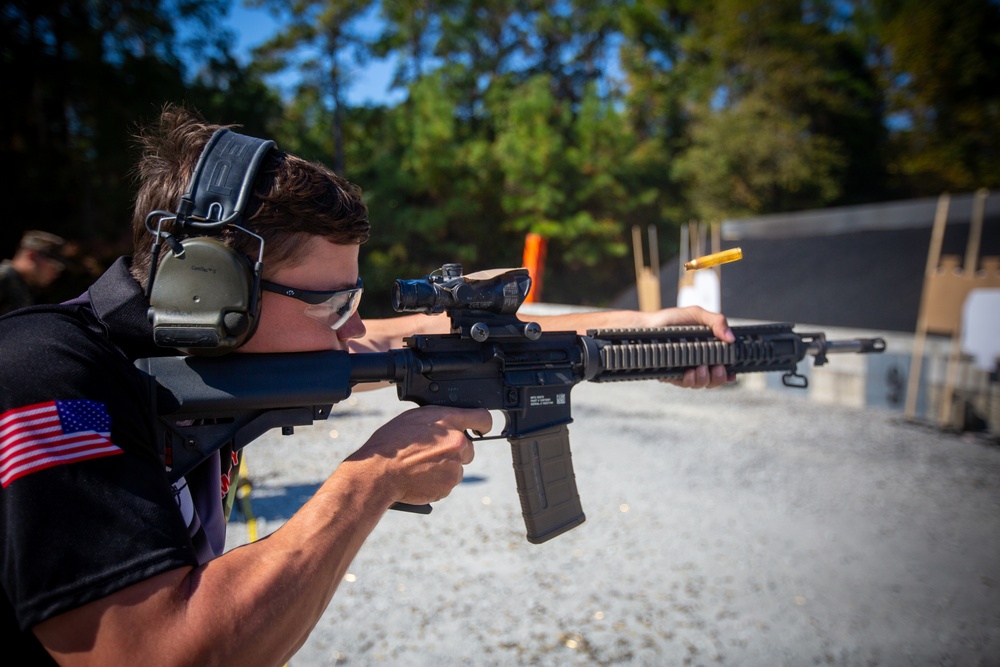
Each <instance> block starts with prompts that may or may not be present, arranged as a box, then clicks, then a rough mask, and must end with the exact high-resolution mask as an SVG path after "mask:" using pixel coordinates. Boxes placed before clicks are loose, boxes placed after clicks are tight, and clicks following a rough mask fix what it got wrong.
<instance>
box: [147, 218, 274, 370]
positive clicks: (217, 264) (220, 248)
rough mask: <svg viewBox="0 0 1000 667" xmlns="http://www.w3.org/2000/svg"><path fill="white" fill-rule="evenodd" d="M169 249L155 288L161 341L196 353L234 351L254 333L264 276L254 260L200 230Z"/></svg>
mask: <svg viewBox="0 0 1000 667" xmlns="http://www.w3.org/2000/svg"><path fill="white" fill-rule="evenodd" d="M181 246H182V247H183V250H184V252H182V253H174V252H168V253H167V254H166V255H165V256H164V257H163V260H162V261H161V262H160V266H159V268H158V269H157V272H156V279H155V281H154V284H153V287H152V292H151V294H150V299H149V302H150V319H151V321H152V323H153V339H154V340H155V341H156V343H157V345H162V346H165V347H175V348H180V349H182V350H185V351H187V352H190V353H192V354H202V355H219V354H225V353H226V352H230V351H232V350H234V349H236V348H237V347H239V346H240V345H242V344H243V343H245V342H246V341H247V340H248V339H249V338H250V336H252V335H253V333H254V331H256V328H257V315H258V314H259V311H260V295H259V293H258V290H259V279H258V277H257V276H256V275H255V274H254V271H253V270H252V268H251V266H250V262H249V261H248V260H247V258H246V257H244V256H243V255H242V254H240V253H238V252H236V251H235V250H233V249H232V248H230V247H229V246H227V245H225V244H224V243H222V242H221V241H219V240H217V239H213V238H209V237H204V236H199V237H194V238H189V239H185V240H183V241H181Z"/></svg>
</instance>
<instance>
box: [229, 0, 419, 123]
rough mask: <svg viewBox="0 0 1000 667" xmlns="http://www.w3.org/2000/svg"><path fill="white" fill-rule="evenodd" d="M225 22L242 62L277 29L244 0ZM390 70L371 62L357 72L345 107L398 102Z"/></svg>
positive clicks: (384, 63) (236, 2) (237, 2)
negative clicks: (391, 88)
mask: <svg viewBox="0 0 1000 667" xmlns="http://www.w3.org/2000/svg"><path fill="white" fill-rule="evenodd" d="M370 21H371V25H372V26H373V29H374V25H375V19H374V18H372V19H370ZM227 22H228V24H229V26H230V27H231V28H232V29H233V30H234V31H235V32H236V36H237V48H236V53H237V56H238V57H240V58H243V59H244V61H245V59H247V58H248V54H249V52H250V49H252V48H253V47H255V46H257V45H258V44H261V43H262V42H264V41H265V40H266V39H268V38H269V37H270V36H271V35H273V34H274V32H275V31H276V30H277V28H278V26H277V24H276V22H275V20H274V19H273V18H272V17H271V15H270V14H269V13H268V12H267V10H264V9H248V8H247V7H244V6H243V0H233V6H232V9H231V10H230V14H229V16H228V18H227ZM392 67H393V65H392V63H391V62H388V61H374V62H372V63H371V64H369V65H367V66H365V67H364V68H362V69H359V70H358V72H357V73H356V74H355V77H354V81H353V82H352V83H351V85H350V87H349V88H348V90H347V95H346V96H347V100H346V101H347V103H348V104H349V105H351V106H361V105H365V104H384V103H387V102H389V101H398V99H399V97H400V93H399V92H398V91H397V92H394V93H390V92H389V81H390V80H391V78H392Z"/></svg>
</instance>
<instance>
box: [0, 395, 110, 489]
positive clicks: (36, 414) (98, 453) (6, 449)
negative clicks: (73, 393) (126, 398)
mask: <svg viewBox="0 0 1000 667" xmlns="http://www.w3.org/2000/svg"><path fill="white" fill-rule="evenodd" d="M110 435H111V417H110V416H108V410H107V408H106V407H105V405H104V403H98V402H97V401H89V400H85V399H77V400H71V401H48V402H46V403H37V404H35V405H29V406H27V407H24V408H15V409H14V410H8V411H7V412H5V413H4V414H3V415H0V485H2V486H3V487H4V488H6V487H7V485H8V484H10V483H11V482H13V481H14V480H15V479H17V478H19V477H24V476H25V475H30V474H31V473H33V472H38V471H39V470H44V469H46V468H51V467H53V466H58V465H63V464H66V463H76V462H78V461H87V460H89V459H96V458H101V457H103V456H113V455H115V454H121V453H123V452H122V450H121V448H120V447H118V446H117V445H115V444H114V443H112V442H111V440H110V439H109V436H110Z"/></svg>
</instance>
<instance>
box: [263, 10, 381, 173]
mask: <svg viewBox="0 0 1000 667" xmlns="http://www.w3.org/2000/svg"><path fill="white" fill-rule="evenodd" d="M249 4H250V5H251V6H254V7H266V8H268V9H269V10H270V11H271V12H272V14H273V15H274V16H275V17H276V18H277V19H278V20H280V21H281V22H282V29H281V30H280V31H279V32H278V34H276V35H275V36H274V37H272V38H271V39H269V40H268V41H266V42H265V43H264V44H261V45H260V46H258V47H257V48H256V49H255V50H254V58H255V64H256V65H257V67H259V68H260V69H261V70H262V71H263V72H265V73H267V74H276V73H282V72H288V71H293V72H294V73H295V74H296V75H297V77H298V78H299V83H298V85H297V87H298V89H299V94H302V95H305V96H306V97H307V98H309V99H311V98H318V99H320V100H322V103H323V105H324V107H325V108H327V109H329V110H331V112H332V115H333V125H332V127H331V131H332V136H333V152H332V153H331V155H330V157H329V160H328V162H330V165H331V167H332V168H333V170H334V171H336V172H337V173H338V174H341V175H343V174H344V173H345V163H344V153H345V151H344V118H345V113H346V111H345V104H344V89H345V87H346V86H347V85H348V84H349V83H350V82H351V80H352V74H353V71H354V69H353V65H354V64H356V63H357V62H363V61H364V59H365V58H367V55H368V51H367V42H366V40H365V39H364V38H363V37H361V36H360V34H359V33H358V31H357V22H358V19H359V18H361V17H362V16H363V15H364V14H365V12H367V11H368V10H369V9H371V7H372V0H302V1H300V2H292V3H290V2H287V1H286V0H250V3H249ZM352 59H353V60H354V62H353V63H352Z"/></svg>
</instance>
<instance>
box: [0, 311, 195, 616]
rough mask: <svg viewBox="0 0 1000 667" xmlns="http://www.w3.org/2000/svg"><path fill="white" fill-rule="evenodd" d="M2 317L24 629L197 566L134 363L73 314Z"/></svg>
mask: <svg viewBox="0 0 1000 667" xmlns="http://www.w3.org/2000/svg"><path fill="white" fill-rule="evenodd" d="M14 319H16V320H17V323H16V326H12V325H11V323H10V321H9V320H7V319H6V318H5V319H4V320H0V521H2V522H3V531H4V549H3V552H2V554H0V583H2V585H3V587H4V590H5V592H6V594H7V596H8V599H9V600H10V603H11V605H12V607H13V609H14V612H15V616H16V618H17V622H18V625H19V627H20V629H21V630H27V629H28V628H30V627H32V626H33V625H35V624H37V623H38V622H40V621H42V620H44V619H46V618H49V617H51V616H53V615H56V614H58V613H61V612H63V611H67V610H69V609H72V608H75V607H78V606H80V605H83V604H86V603H88V602H92V601H94V600H97V599H99V598H102V597H105V596H107V595H109V594H111V593H113V592H116V591H118V590H121V589H123V588H126V587H128V586H130V585H132V584H135V583H138V582H140V581H142V580H144V579H147V578H149V577H151V576H154V575H156V574H159V573H162V572H165V571H168V570H171V569H175V568H178V567H182V566H185V565H195V564H196V562H197V561H196V559H195V555H194V551H193V548H192V545H191V540H190V538H189V537H188V534H187V529H186V527H185V525H184V522H183V520H182V519H181V515H180V512H179V510H178V507H177V503H176V499H175V497H174V492H173V488H172V487H171V485H170V484H169V483H168V481H167V478H166V474H165V472H164V470H163V466H162V464H161V463H160V461H159V458H158V457H157V456H156V452H155V449H154V447H153V444H152V428H151V420H150V417H149V407H148V405H147V401H145V400H144V396H145V389H144V388H143V386H142V384H141V379H140V377H139V374H138V372H137V371H136V370H135V369H134V367H133V365H132V364H131V362H130V361H129V360H127V359H126V358H125V357H124V355H122V354H121V353H120V352H118V351H117V349H115V348H113V347H112V346H110V345H109V344H107V343H106V342H105V341H103V339H101V337H100V336H98V335H95V334H94V333H93V332H92V331H89V330H87V329H85V328H83V327H80V326H79V325H78V324H77V323H76V322H74V321H73V320H72V318H67V317H61V316H58V315H56V316H53V315H51V314H50V315H47V316H44V317H43V316H35V315H24V316H19V317H16V318H14Z"/></svg>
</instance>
